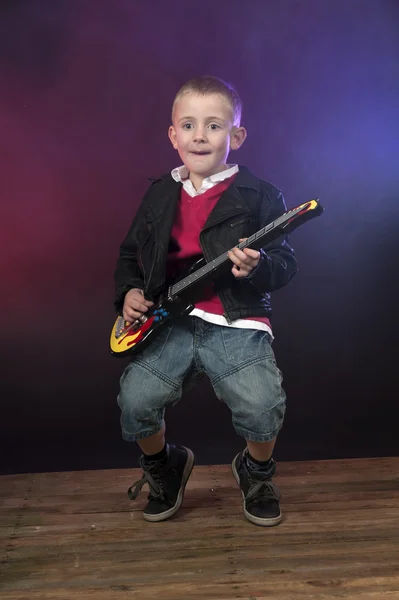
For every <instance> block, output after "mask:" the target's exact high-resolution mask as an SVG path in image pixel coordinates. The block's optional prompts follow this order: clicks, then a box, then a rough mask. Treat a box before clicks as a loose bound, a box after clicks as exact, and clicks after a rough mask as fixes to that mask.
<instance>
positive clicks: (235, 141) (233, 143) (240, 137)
mask: <svg viewBox="0 0 399 600" xmlns="http://www.w3.org/2000/svg"><path fill="white" fill-rule="evenodd" d="M246 137H247V130H246V129H245V128H244V127H234V128H233V131H232V133H231V137H230V150H238V148H240V146H242V145H243V143H244V141H245V138H246Z"/></svg>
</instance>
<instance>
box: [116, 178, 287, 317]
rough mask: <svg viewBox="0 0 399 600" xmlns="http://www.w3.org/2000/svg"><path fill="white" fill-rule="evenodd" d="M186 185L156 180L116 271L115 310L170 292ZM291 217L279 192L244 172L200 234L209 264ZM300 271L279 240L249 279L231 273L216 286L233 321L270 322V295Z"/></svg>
mask: <svg viewBox="0 0 399 600" xmlns="http://www.w3.org/2000/svg"><path fill="white" fill-rule="evenodd" d="M181 185H182V184H181V183H177V182H176V181H174V179H173V178H172V176H171V175H170V174H168V175H165V176H163V177H161V178H159V179H157V180H154V181H153V183H152V185H151V186H150V188H149V189H148V191H147V193H146V194H145V196H144V198H143V202H142V204H141V206H140V207H139V209H138V211H137V214H136V216H135V217H134V219H133V222H132V225H131V227H130V229H129V232H128V234H127V236H126V238H125V240H124V241H123V243H122V245H121V248H120V256H119V260H118V263H117V267H116V270H115V282H116V298H115V308H116V310H117V311H118V312H119V313H120V312H121V310H122V307H123V301H124V297H125V294H126V292H127V291H128V290H129V289H131V288H140V289H143V290H144V293H145V296H146V297H147V298H148V299H150V300H155V299H156V298H157V297H158V296H159V295H160V294H161V292H163V291H164V290H165V282H166V261H167V256H168V248H169V241H170V234H171V231H172V227H173V221H174V215H175V210H176V207H177V204H178V201H179V198H180V189H181ZM285 211H286V206H285V203H284V199H283V196H282V193H281V192H280V190H278V189H277V188H275V187H274V186H273V185H271V184H270V183H267V182H266V181H263V180H261V179H258V178H257V177H255V176H253V175H252V174H251V173H250V172H249V171H248V169H246V168H245V167H240V170H239V173H238V174H237V177H236V178H235V180H234V182H233V183H232V184H231V185H230V187H229V188H228V189H227V190H226V191H225V192H224V193H223V194H222V196H221V197H220V199H219V201H218V202H217V204H216V206H215V207H214V209H213V211H212V212H211V214H210V215H209V218H208V220H207V222H206V223H205V226H204V228H203V230H202V231H201V234H200V245H201V248H202V251H203V254H204V257H205V260H206V262H209V261H210V260H212V259H214V258H216V257H218V256H219V255H221V254H223V253H224V252H226V250H229V249H230V248H232V247H233V246H235V245H236V244H237V243H238V239H239V238H244V237H249V236H250V235H252V234H253V233H255V232H256V231H258V230H259V229H261V228H263V227H265V226H266V225H267V224H268V223H270V222H272V221H274V220H275V219H276V218H277V217H279V216H280V215H281V214H282V213H283V212H285ZM296 271H297V263H296V259H295V254H294V251H293V249H292V248H291V247H290V245H289V244H288V240H287V236H280V237H279V238H276V239H275V240H274V241H272V242H271V243H270V244H268V245H267V246H265V247H264V248H263V249H262V251H261V259H260V261H259V264H258V266H257V267H256V269H254V270H253V271H252V272H251V273H250V275H249V276H248V277H245V278H242V279H236V278H235V277H234V275H233V274H232V273H231V270H229V271H228V272H227V273H225V274H223V275H222V276H221V277H220V278H219V279H218V280H217V281H216V282H215V284H214V290H215V292H216V293H217V294H218V296H219V298H220V299H221V301H222V304H223V307H224V309H225V316H226V318H227V319H228V320H229V321H233V320H235V319H238V318H245V317H255V316H270V315H271V303H270V292H273V291H274V290H277V289H279V288H281V287H283V286H284V285H286V284H287V283H288V282H289V281H290V279H291V278H292V277H293V276H294V274H295V273H296Z"/></svg>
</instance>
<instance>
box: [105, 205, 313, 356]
mask: <svg viewBox="0 0 399 600" xmlns="http://www.w3.org/2000/svg"><path fill="white" fill-rule="evenodd" d="M323 210H324V209H323V207H322V206H321V205H320V203H319V200H318V198H317V199H316V200H309V201H308V202H305V203H304V204H300V205H299V206H297V207H296V208H292V209H291V210H289V211H287V212H285V213H284V214H283V215H281V217H279V218H278V219H276V220H275V221H273V222H272V223H269V224H268V225H266V227H264V228H263V229H260V230H259V231H257V232H256V233H254V234H253V235H251V237H249V238H247V239H246V240H245V241H244V242H240V243H239V244H237V246H236V248H240V249H241V250H242V249H243V248H252V249H254V250H259V249H260V248H262V247H263V246H266V245H267V244H269V243H270V242H271V241H272V240H273V239H275V238H276V237H278V236H279V235H282V234H287V233H289V232H290V231H293V230H294V229H296V228H297V227H298V226H299V225H302V224H303V223H306V221H309V220H310V219H312V218H313V217H318V216H319V215H321V213H322V212H323ZM231 266H232V263H231V260H230V259H229V257H228V253H227V251H226V252H225V253H224V254H221V255H220V256H218V257H217V258H215V259H214V260H211V261H210V262H209V263H206V262H205V259H203V258H202V259H200V260H199V261H197V262H196V263H195V264H194V265H193V267H194V268H195V270H193V267H192V269H191V271H190V274H189V275H188V276H187V277H184V279H182V280H180V281H179V282H178V283H175V284H173V285H171V286H170V287H169V289H168V291H167V293H166V294H165V295H164V296H162V297H161V298H160V300H159V301H158V303H156V304H154V306H152V307H151V308H150V309H149V310H148V311H147V312H146V313H145V314H142V315H141V317H140V318H139V319H136V320H135V321H133V323H127V322H126V321H124V319H123V317H122V316H119V317H117V319H116V321H115V323H114V326H113V329H112V332H111V339H110V348H111V353H112V354H113V355H114V356H126V355H130V354H134V353H135V352H138V351H139V350H142V349H143V348H144V346H145V345H147V344H148V343H149V342H150V341H152V339H153V338H154V337H155V335H156V333H157V332H158V331H159V330H160V329H161V328H162V327H163V325H165V324H166V323H168V322H169V321H170V320H171V319H173V318H176V317H180V316H182V315H185V314H188V313H190V312H191V311H192V310H193V308H194V305H193V302H195V300H197V299H198V298H199V297H200V295H201V290H202V288H203V287H204V286H206V285H208V284H209V283H210V282H211V281H213V280H214V279H216V278H217V277H218V276H220V275H221V274H222V273H223V272H225V271H226V270H227V269H230V268H231Z"/></svg>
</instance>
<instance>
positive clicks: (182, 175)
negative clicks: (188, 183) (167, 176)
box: [171, 165, 238, 191]
mask: <svg viewBox="0 0 399 600" xmlns="http://www.w3.org/2000/svg"><path fill="white" fill-rule="evenodd" d="M235 173H238V165H227V169H225V170H224V171H221V172H220V173H215V175H210V176H209V177H205V179H204V180H203V182H202V186H201V188H202V187H204V186H206V185H207V184H209V183H219V182H220V181H224V180H225V179H227V178H228V177H231V176H232V175H234V174H235ZM171 175H172V177H173V179H174V180H175V181H177V182H179V183H183V182H184V181H185V180H187V178H188V176H189V172H188V169H187V167H186V165H181V166H180V167H176V169H173V171H172V173H171ZM198 191H199V190H198Z"/></svg>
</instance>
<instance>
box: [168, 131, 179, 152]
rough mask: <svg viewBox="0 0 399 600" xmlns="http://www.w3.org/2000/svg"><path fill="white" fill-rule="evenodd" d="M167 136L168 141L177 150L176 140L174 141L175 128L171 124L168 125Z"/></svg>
mask: <svg viewBox="0 0 399 600" xmlns="http://www.w3.org/2000/svg"><path fill="white" fill-rule="evenodd" d="M168 136H169V139H170V141H171V142H172V146H173V148H174V149H175V150H177V142H176V137H177V135H176V129H175V128H174V127H173V125H171V126H170V127H169V131H168Z"/></svg>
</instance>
